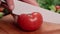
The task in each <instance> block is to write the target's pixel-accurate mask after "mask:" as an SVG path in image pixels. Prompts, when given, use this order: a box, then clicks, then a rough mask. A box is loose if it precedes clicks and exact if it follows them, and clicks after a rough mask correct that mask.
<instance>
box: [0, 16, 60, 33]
mask: <svg viewBox="0 0 60 34" xmlns="http://www.w3.org/2000/svg"><path fill="white" fill-rule="evenodd" d="M0 34H60V25H59V24H52V23H49V22H44V23H43V24H42V26H41V28H39V29H38V30H36V31H33V32H26V31H22V30H21V29H19V27H18V26H17V24H16V23H15V22H14V19H13V17H12V16H11V15H7V16H5V17H3V18H2V19H0Z"/></svg>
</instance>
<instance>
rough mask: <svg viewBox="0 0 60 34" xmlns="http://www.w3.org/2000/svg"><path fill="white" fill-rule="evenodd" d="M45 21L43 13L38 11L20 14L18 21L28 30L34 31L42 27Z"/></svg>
mask: <svg viewBox="0 0 60 34" xmlns="http://www.w3.org/2000/svg"><path fill="white" fill-rule="evenodd" d="M42 22H43V18H42V15H41V14H40V13H38V12H34V13H31V14H21V15H19V16H18V19H17V23H18V24H19V26H20V27H21V28H22V29H23V30H26V31H34V30H37V29H39V28H40V27H41V25H42Z"/></svg>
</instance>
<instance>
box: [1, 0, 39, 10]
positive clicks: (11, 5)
mask: <svg viewBox="0 0 60 34" xmlns="http://www.w3.org/2000/svg"><path fill="white" fill-rule="evenodd" d="M21 1H23V2H26V3H29V4H32V5H35V6H38V4H37V2H36V0H21ZM6 2H7V4H8V6H9V9H10V10H13V9H14V2H13V0H6ZM0 4H1V0H0Z"/></svg>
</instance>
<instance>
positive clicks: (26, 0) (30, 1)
mask: <svg viewBox="0 0 60 34" xmlns="http://www.w3.org/2000/svg"><path fill="white" fill-rule="evenodd" d="M23 1H24V2H27V3H29V4H32V5H34V6H39V5H38V3H37V2H36V0H23Z"/></svg>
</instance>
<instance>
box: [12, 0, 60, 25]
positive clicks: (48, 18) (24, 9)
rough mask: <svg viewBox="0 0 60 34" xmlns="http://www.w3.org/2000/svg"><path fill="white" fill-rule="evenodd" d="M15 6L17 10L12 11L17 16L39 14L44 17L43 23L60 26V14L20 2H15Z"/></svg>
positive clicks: (16, 0) (15, 0)
mask: <svg viewBox="0 0 60 34" xmlns="http://www.w3.org/2000/svg"><path fill="white" fill-rule="evenodd" d="M14 5H15V8H14V10H13V11H12V13H13V14H15V15H20V14H23V13H25V14H29V13H32V12H39V13H41V14H42V16H43V21H45V22H50V23H56V24H60V14H58V13H55V12H53V11H49V10H46V9H43V8H40V7H37V6H33V5H31V4H28V3H25V2H22V1H18V0H14Z"/></svg>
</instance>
